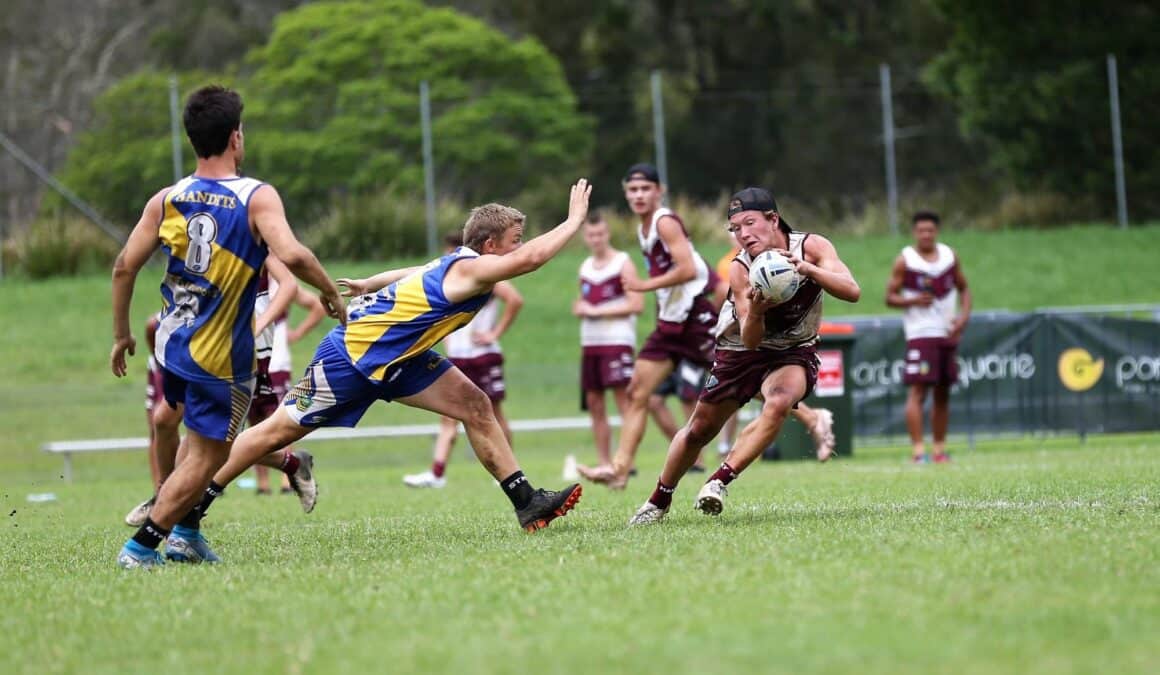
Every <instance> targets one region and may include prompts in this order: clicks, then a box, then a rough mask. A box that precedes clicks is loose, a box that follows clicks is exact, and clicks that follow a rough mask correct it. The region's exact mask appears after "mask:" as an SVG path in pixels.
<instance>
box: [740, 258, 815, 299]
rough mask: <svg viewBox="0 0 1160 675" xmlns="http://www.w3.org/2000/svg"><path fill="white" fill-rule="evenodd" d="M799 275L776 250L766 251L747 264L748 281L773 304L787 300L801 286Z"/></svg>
mask: <svg viewBox="0 0 1160 675" xmlns="http://www.w3.org/2000/svg"><path fill="white" fill-rule="evenodd" d="M801 282H802V278H801V275H799V274H798V273H797V271H796V270H794V268H793V265H791V264H790V263H789V260H787V259H786V258H785V256H783V255H782V254H780V253H778V252H777V251H766V252H765V253H762V254H760V255H758V256H757V257H756V258H754V259H753V263H752V264H750V265H749V283H750V285H752V286H753V287H754V288H756V289H757V291H758V292H759V293H761V295H762V296H763V297H764V298H765V299H766V300H768V301H770V302H772V303H774V304H775V305H780V304H781V303H783V302H785V301H786V300H789V299H790V298H792V297H793V295H794V293H797V291H798V288H799V287H800V286H801Z"/></svg>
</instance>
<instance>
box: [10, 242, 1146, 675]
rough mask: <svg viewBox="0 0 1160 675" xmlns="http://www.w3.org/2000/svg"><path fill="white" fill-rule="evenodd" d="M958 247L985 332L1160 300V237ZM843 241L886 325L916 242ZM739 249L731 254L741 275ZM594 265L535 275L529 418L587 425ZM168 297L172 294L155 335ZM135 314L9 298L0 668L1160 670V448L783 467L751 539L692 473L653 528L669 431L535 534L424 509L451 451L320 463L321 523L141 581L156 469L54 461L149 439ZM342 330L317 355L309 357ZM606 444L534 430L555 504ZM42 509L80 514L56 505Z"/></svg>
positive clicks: (761, 495)
mask: <svg viewBox="0 0 1160 675" xmlns="http://www.w3.org/2000/svg"><path fill="white" fill-rule="evenodd" d="M944 239H945V240H946V241H947V242H948V243H950V244H952V245H954V246H956V248H958V249H959V251H960V253H961V256H962V259H963V261H964V265H965V269H966V272H967V274H968V276H969V278H970V282H971V287H972V290H973V291H974V294H975V297H976V306H977V307H979V308H982V309H988V308H1010V309H1017V310H1027V309H1034V308H1035V307H1039V306H1048V305H1068V304H1089V303H1090V304H1108V303H1117V304H1118V303H1127V302H1148V303H1156V302H1160V290H1157V289H1160V283H1158V282H1160V272H1158V271H1157V268H1156V266H1155V265H1154V261H1153V258H1154V251H1155V250H1156V248H1157V244H1160V227H1158V226H1150V227H1142V228H1134V229H1131V230H1128V231H1126V232H1122V231H1119V230H1115V229H1111V228H1103V227H1100V228H1097V227H1082V228H1072V229H1065V230H1051V231H1029V232H1001V233H979V232H945V233H944ZM836 243H837V245H838V249H839V251H840V252H841V254H842V255H843V257H844V258H845V259H846V260H847V262H848V263H849V264H850V267H851V268H852V269H853V271H854V273H855V275H856V276H857V277H858V278H859V280H860V281H861V283H862V286H863V289H864V300H863V302H862V303H860V304H859V305H854V306H848V305H843V304H841V303H837V302H834V301H828V302H827V309H826V311H827V315H828V316H831V317H832V316H838V315H840V314H842V313H846V314H850V313H855V314H873V313H879V312H886V311H887V310H886V309H885V308H884V307H882V305H881V302H880V298H881V297H882V289H883V287H884V285H885V278H886V274H887V271H888V269H889V265H890V262H891V260H892V259H893V257H894V255H895V254H896V253H897V250H898V249H899V248H900V247H901V246H902V244H903V243H904V242H903V240H901V239H892V238H886V237H878V238H864V239H853V238H850V239H843V238H837V240H836ZM723 248H724V247H723V246H722V245H717V246H712V245H710V246H703V247H702V250H703V252H704V253H705V255H706V257H708V258H709V259H710V261H711V262H712V261H715V260H716V258H717V257H718V256H719V255H720V254H721V253H722V252H723ZM581 257H582V253H581V252H580V251H579V250H578V249H572V250H570V251H568V252H566V253H565V254H563V255H562V256H561V258H560V259H559V260H557V261H553V262H552V263H551V264H549V265H548V266H547V267H546V268H545V269H544V270H542V271H541V272H539V273H537V274H536V275H534V276H532V277H529V278H526V279H522V280H519V281H517V285H518V286H519V288H520V290H521V291H522V292H523V293H524V295H525V297H526V299H527V305H526V306H525V310H524V315H523V316H522V317H521V319H520V321H519V322H518V323H517V324H516V327H515V329H514V330H513V332H512V333H511V334H510V335H509V336H508V337H505V339H504V346H505V351H506V353H507V355H508V360H509V367H508V378H509V400H508V404H507V409H508V412H509V416H511V417H513V418H535V417H545V416H553V415H573V414H578V411H577V409H576V405H577V394H576V381H577V374H576V363H577V354H578V347H577V345H576V334H577V326H576V323H575V320H574V319H572V318H571V317H570V316H569V314H568V304H569V301H570V299H571V297H572V295H573V293H574V292H575V285H576V281H575V277H574V274H575V270H576V267H577V266H578V264H579V262H580V259H581ZM379 267H380V266H377V265H351V264H334V265H331V266H330V269H331V271H332V273H334V274H335V275H336V276H338V275H350V274H363V273H369V272H373V271H377V270H378V269H379ZM1077 269H1082V270H1084V271H1086V272H1088V273H1087V274H1086V275H1084V277H1083V278H1084V281H1085V283H1076V276H1077V275H1076V274H1075V270H1077ZM1093 272H1094V274H1093ZM158 276H159V271H158V270H157V269H150V270H147V271H146V272H145V273H144V274H143V275H142V278H141V280H140V283H139V284H138V289H137V302H136V303H135V307H134V325H135V326H140V325H142V324H143V322H144V319H145V316H146V315H147V313H148V312H149V311H150V310H151V309H152V308H154V307H155V306H156V304H157V303H156V290H155V289H156V283H157V277H158ZM108 304H109V299H108V281H107V277H106V276H104V275H102V276H99V277H87V278H79V279H58V280H53V281H47V282H41V283H30V282H23V281H16V280H7V281H4V282H0V320H2V321H3V322H4V330H3V331H0V383H3V384H0V410H2V411H3V413H2V414H0V509H2V512H3V513H4V514H6V519H5V521H4V522H2V523H0V528H2V529H0V532H2V534H0V607H3V608H5V610H6V611H4V612H3V613H0V671H2V672H45V671H61V672H68V671H85V672H104V671H123V670H134V671H136V670H145V669H147V668H148V669H150V670H152V669H155V668H158V667H161V668H166V669H178V670H181V671H187V670H195V669H197V670H204V671H210V672H241V671H246V672H304V671H308V672H357V671H360V670H361V671H384V670H389V671H391V672H414V671H442V672H449V671H457V672H525V671H529V670H534V671H546V672H564V671H568V672H576V671H594V672H600V671H612V672H645V671H664V670H668V671H673V672H696V671H702V672H703V671H711V672H775V671H778V672H848V671H860V672H890V673H895V672H915V673H920V672H921V673H926V672H955V673H959V672H987V673H991V672H1020V673H1023V672H1052V673H1057V672H1092V671H1100V672H1155V671H1157V670H1158V669H1160V648H1158V647H1157V646H1156V641H1155V635H1157V634H1160V595H1158V594H1157V593H1156V589H1157V588H1158V587H1160V564H1158V563H1160V560H1158V559H1157V558H1158V557H1160V540H1158V539H1157V535H1156V532H1157V531H1158V529H1160V506H1158V505H1160V501H1157V500H1158V497H1157V492H1156V486H1157V485H1158V484H1160V454H1158V451H1160V436H1157V435H1145V436H1123V437H1116V436H1107V437H1099V438H1092V439H1089V441H1088V442H1087V443H1086V444H1080V443H1078V441H1076V440H1075V439H1074V438H1059V439H1053V440H1046V441H1042V440H1026V441H1015V442H1002V443H1000V442H993V443H984V444H982V445H981V446H980V449H979V450H977V451H975V452H967V451H965V450H964V449H962V448H952V450H953V451H958V452H957V457H958V461H957V462H956V463H955V464H954V465H952V466H949V467H927V468H921V469H915V468H912V467H909V466H905V465H903V463H902V457H903V455H905V450H902V449H880V448H876V449H872V450H866V449H863V448H858V449H857V450H856V452H857V454H856V456H855V458H853V459H851V460H845V461H841V462H839V463H835V464H830V465H825V466H820V465H814V464H808V463H802V464H782V465H771V464H761V465H758V466H755V467H754V468H753V470H752V471H751V472H748V473H746V475H745V476H744V477H743V478H742V479H741V480H740V481H739V482H738V483H737V484H736V487H735V489H734V490H733V492H732V494H731V495H730V502H729V504H728V506H727V509H728V510H727V512H726V514H725V515H723V516H722V517H721V518H719V519H706V518H703V517H700V516H699V515H697V514H694V513H693V512H692V511H691V509H690V508H689V503H690V501H691V498H692V495H693V491H694V489H695V486H696V483H695V482H694V481H692V480H690V481H688V482H687V483H686V484H685V485H684V486H682V488H681V491H680V492H679V493H678V500H677V504H676V507H675V509H674V511H673V512H672V514H671V519H670V521H669V522H667V523H665V524H664V526H663V527H660V528H656V529H653V530H648V531H629V530H627V529H625V528H624V527H623V523H624V521H625V520H626V519H627V517H628V516H629V515H630V514H631V513H632V511H633V510H634V509H635V507H636V506H637V505H638V504H639V503H640V501H642V500H643V499H644V498H645V497H646V496H647V493H648V490H649V485H650V483H651V480H652V476H654V475H655V474H656V471H657V470H658V468H659V466H660V462H661V459H662V456H663V451H664V445H663V443H662V442H661V440H660V439H659V438H658V437H657V435H656V434H655V432H650V433H649V434H648V435H646V439H645V443H644V445H643V446H642V455H641V459H640V466H641V469H642V474H643V476H642V478H641V479H640V480H638V481H636V482H635V483H633V484H632V485H631V486H630V489H629V490H628V491H627V492H626V493H623V494H610V493H607V492H604V491H602V490H593V491H590V492H589V493H588V495H587V496H586V497H585V500H584V502H583V503H582V504H581V506H580V509H579V510H578V511H577V512H576V513H575V514H573V515H570V516H569V517H568V518H566V519H565V520H563V521H561V522H560V523H559V524H558V526H557V525H554V526H553V527H552V528H551V529H549V530H547V531H546V532H543V533H540V534H539V535H537V536H534V537H528V536H525V535H523V534H522V533H521V532H519V531H518V529H517V527H516V524H515V520H514V518H513V517H512V516H511V514H510V511H509V510H508V508H507V507H506V506H505V502H504V499H503V497H502V495H501V494H500V493H499V491H498V490H497V489H496V488H495V486H494V485H493V484H492V483H491V481H490V479H489V478H488V477H487V476H486V475H485V474H484V472H483V471H482V470H481V469H479V468H478V467H477V466H475V465H474V464H473V462H472V461H471V460H469V459H468V458H467V457H466V453H464V452H463V451H462V450H461V451H460V452H459V453H457V455H456V459H455V460H454V463H453V466H452V474H451V481H452V482H451V487H450V488H449V489H447V490H444V491H442V492H434V493H431V492H425V493H414V492H407V491H405V490H404V489H403V488H402V486H401V484H400V481H399V479H400V477H401V475H402V474H403V473H405V472H409V471H414V470H417V469H419V468H420V467H422V466H424V465H425V463H426V461H427V460H428V457H429V450H430V440H429V439H426V438H406V439H397V440H390V441H362V442H342V443H334V442H330V443H321V442H320V443H317V444H310V443H307V444H306V445H307V447H311V449H313V450H314V451H315V453H316V455H317V456H318V457H319V462H320V463H319V467H320V473H321V479H322V481H323V489H324V492H323V497H322V500H321V502H320V505H319V507H318V510H317V511H316V512H315V513H314V514H312V515H310V516H308V517H304V516H302V514H301V513H300V512H299V511H298V508H297V505H296V503H295V502H294V500H292V499H288V498H275V499H255V498H254V497H253V496H252V493H249V492H246V491H242V490H238V489H233V490H231V493H230V496H229V497H228V498H226V499H224V500H222V501H221V502H220V503H219V504H217V505H215V507H214V512H213V513H212V515H211V518H210V519H209V520H208V521H207V525H206V532H207V535H208V536H209V537H210V538H211V540H212V541H213V543H214V545H215V547H216V548H217V549H218V550H219V552H220V553H221V554H222V555H223V556H225V558H226V560H227V563H228V564H226V565H223V566H221V567H218V568H214V569H210V568H178V567H175V566H170V567H167V568H166V569H164V570H161V571H159V572H158V573H156V574H122V573H120V572H119V571H117V570H115V569H113V567H112V557H113V554H114V552H115V551H116V549H117V547H118V546H119V545H120V544H121V543H122V542H123V540H124V538H125V537H126V536H127V535H128V534H129V530H128V528H125V527H124V526H123V525H119V519H120V517H121V516H122V515H123V513H124V512H125V511H127V510H128V509H129V508H130V507H131V506H132V505H133V504H135V503H136V502H137V501H139V500H140V499H141V498H143V497H144V496H145V495H146V494H147V490H148V489H149V488H148V477H147V470H146V468H145V464H144V458H143V457H142V456H141V453H101V454H96V455H89V456H83V457H79V458H78V459H77V460H76V462H77V464H76V469H77V470H76V482H75V483H74V484H72V485H66V484H64V483H63V481H62V480H60V460H59V458H56V457H52V456H48V455H46V454H45V453H42V452H40V451H39V449H38V448H39V445H40V444H41V443H43V442H44V441H48V440H59V439H71V438H99V437H122V436H139V435H143V434H144V433H145V428H144V419H143V415H142V412H141V410H142V408H141V403H142V398H143V386H142V383H143V379H144V378H143V375H144V358H143V356H142V355H141V354H140V353H139V354H138V356H137V357H135V358H134V359H133V360H132V361H131V368H132V372H133V376H132V377H130V378H128V379H126V380H116V379H114V378H113V377H112V376H111V375H110V374H109V373H108V370H107V365H106V360H107V355H108V348H109V344H110V338H109V332H110V320H109V309H108ZM650 311H651V310H650ZM647 326H648V321H647V320H646V321H642V324H641V334H642V335H643V333H644V332H645V330H646V329H647ZM321 335H322V329H319V330H318V331H316V332H315V334H314V335H312V336H311V337H310V338H308V339H307V340H306V341H304V342H303V343H300V344H299V345H297V346H296V347H295V362H296V363H297V364H300V365H301V364H303V363H305V361H306V359H307V358H308V356H309V354H310V352H311V350H312V349H313V346H314V345H315V344H316V343H317V340H318V338H320V337H321ZM404 421H405V422H428V421H431V420H430V416H429V415H426V414H422V413H418V412H415V411H410V410H406V409H404V408H402V407H401V406H385V405H383V406H376V407H375V408H373V409H372V411H371V412H370V413H369V414H368V415H367V417H366V419H365V423H366V424H388V423H395V422H404ZM590 447H591V441H590V439H589V437H588V435H587V434H585V433H580V432H567V433H555V434H521V435H518V436H517V438H516V450H517V453H518V455H519V456H520V457H521V461H522V463H523V465H524V467H525V469H526V470H527V471H528V473H529V475H530V476H531V477H532V478H533V480H535V481H536V482H537V484H542V485H546V486H554V485H555V484H556V482H557V481H556V480H555V476H556V475H557V472H558V471H559V465H560V458H561V457H562V456H563V455H564V454H565V453H568V452H578V453H581V454H582V455H585V456H587V455H590V454H591V452H590ZM39 492H53V493H55V494H56V495H57V500H56V501H53V502H48V503H39V504H38V503H29V502H27V501H26V496H27V495H28V494H30V493H39Z"/></svg>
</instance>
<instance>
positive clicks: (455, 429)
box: [431, 415, 459, 464]
mask: <svg viewBox="0 0 1160 675" xmlns="http://www.w3.org/2000/svg"><path fill="white" fill-rule="evenodd" d="M458 436H459V422H457V421H455V420H454V419H452V418H450V417H447V416H446V415H444V416H440V418H439V431H438V432H436V434H435V448H434V450H433V451H432V453H431V459H432V461H433V462H434V463H436V464H447V460H448V459H451V451H452V450H453V449H454V448H455V439H456V438H457V437H458Z"/></svg>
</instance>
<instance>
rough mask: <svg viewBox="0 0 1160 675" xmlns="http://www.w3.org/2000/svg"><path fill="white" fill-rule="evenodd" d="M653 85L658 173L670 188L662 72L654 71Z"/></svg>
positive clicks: (651, 80)
mask: <svg viewBox="0 0 1160 675" xmlns="http://www.w3.org/2000/svg"><path fill="white" fill-rule="evenodd" d="M649 81H650V84H651V85H652V108H653V142H654V144H655V145H656V162H657V173H659V174H660V175H661V185H664V186H665V189H666V191H667V189H668V187H669V160H668V148H666V147H665V102H664V98H663V96H662V91H661V71H660V70H654V71H652V75H651V76H650V77H649Z"/></svg>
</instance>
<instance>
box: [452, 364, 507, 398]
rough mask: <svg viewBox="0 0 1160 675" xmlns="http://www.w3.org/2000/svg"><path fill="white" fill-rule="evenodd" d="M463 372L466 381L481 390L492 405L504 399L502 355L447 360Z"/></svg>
mask: <svg viewBox="0 0 1160 675" xmlns="http://www.w3.org/2000/svg"><path fill="white" fill-rule="evenodd" d="M448 361H451V364H452V365H454V366H455V367H456V368H458V369H460V370H462V371H463V374H464V375H466V376H467V379H469V380H471V381H472V382H473V383H474V384H475V386H477V387H479V388H480V389H482V390H483V393H485V394H487V397H488V398H489V399H491V401H492V402H493V403H499V402H500V401H502V400H503V399H504V394H506V391H505V390H506V387H505V386H504V383H503V354H484V355H483V356H476V357H475V358H472V359H448Z"/></svg>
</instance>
